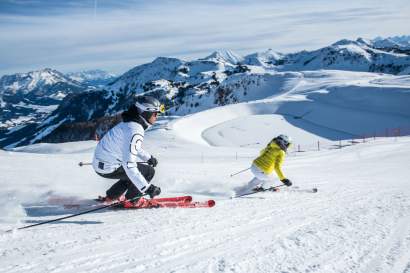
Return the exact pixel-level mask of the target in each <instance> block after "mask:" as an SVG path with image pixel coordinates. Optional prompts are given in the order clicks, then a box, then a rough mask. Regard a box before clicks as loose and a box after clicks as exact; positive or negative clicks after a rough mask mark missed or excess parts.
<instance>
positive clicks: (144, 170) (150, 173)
mask: <svg viewBox="0 0 410 273" xmlns="http://www.w3.org/2000/svg"><path fill="white" fill-rule="evenodd" d="M138 170H139V171H140V173H141V174H142V176H144V177H145V180H147V181H148V182H150V181H151V180H152V178H154V175H155V169H154V168H153V167H152V166H150V165H146V164H138Z"/></svg>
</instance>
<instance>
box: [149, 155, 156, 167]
mask: <svg viewBox="0 0 410 273" xmlns="http://www.w3.org/2000/svg"><path fill="white" fill-rule="evenodd" d="M147 163H148V165H151V166H152V167H156V166H157V165H158V160H157V159H156V158H155V157H153V156H151V158H150V159H148V161H147Z"/></svg>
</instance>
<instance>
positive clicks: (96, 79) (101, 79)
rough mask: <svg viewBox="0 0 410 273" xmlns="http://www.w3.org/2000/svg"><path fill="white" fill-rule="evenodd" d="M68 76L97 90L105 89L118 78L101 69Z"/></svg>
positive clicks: (71, 73)
mask: <svg viewBox="0 0 410 273" xmlns="http://www.w3.org/2000/svg"><path fill="white" fill-rule="evenodd" d="M66 75H67V76H68V77H70V78H71V79H73V80H75V81H77V82H80V83H83V84H86V85H89V86H90V87H96V88H103V87H104V86H105V85H107V84H109V83H110V82H112V81H114V80H115V78H116V75H114V74H112V73H109V72H106V71H103V70H100V69H95V70H86V71H80V72H70V73H67V74H66Z"/></svg>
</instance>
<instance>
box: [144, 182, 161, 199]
mask: <svg viewBox="0 0 410 273" xmlns="http://www.w3.org/2000/svg"><path fill="white" fill-rule="evenodd" d="M145 193H146V194H148V195H149V197H150V198H154V197H155V196H157V195H160V193H161V188H160V187H157V186H155V185H154V184H151V186H149V188H148V190H147V191H146V192H145Z"/></svg>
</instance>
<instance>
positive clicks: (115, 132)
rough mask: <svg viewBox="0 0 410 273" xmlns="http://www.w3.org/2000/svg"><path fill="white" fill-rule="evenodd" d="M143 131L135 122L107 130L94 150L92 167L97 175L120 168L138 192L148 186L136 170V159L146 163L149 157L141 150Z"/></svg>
mask: <svg viewBox="0 0 410 273" xmlns="http://www.w3.org/2000/svg"><path fill="white" fill-rule="evenodd" d="M143 140H144V129H143V127H142V126H141V125H140V124H139V123H137V122H121V123H119V124H117V125H116V126H114V127H113V128H112V129H111V130H109V131H108V132H107V133H106V134H105V135H104V137H103V138H102V139H101V140H100V142H99V143H98V145H97V148H96V149H95V153H94V159H93V167H94V170H95V171H96V172H97V173H101V174H108V173H112V172H114V171H115V170H117V169H118V168H120V167H121V166H122V167H123V168H124V170H125V173H126V174H127V176H128V178H129V179H130V180H131V181H132V182H133V183H134V185H135V186H136V187H137V188H138V190H139V191H141V192H142V193H144V192H145V191H146V190H147V189H148V188H149V186H150V184H149V183H148V182H147V181H146V180H145V178H144V176H143V175H142V174H141V173H140V171H139V170H138V168H137V162H138V158H140V159H142V160H143V161H147V160H148V159H150V158H151V155H150V154H149V153H147V152H146V151H144V150H143V149H142V142H143Z"/></svg>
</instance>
